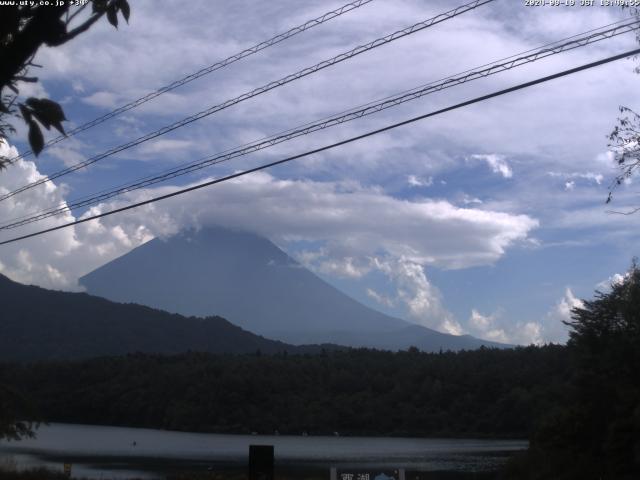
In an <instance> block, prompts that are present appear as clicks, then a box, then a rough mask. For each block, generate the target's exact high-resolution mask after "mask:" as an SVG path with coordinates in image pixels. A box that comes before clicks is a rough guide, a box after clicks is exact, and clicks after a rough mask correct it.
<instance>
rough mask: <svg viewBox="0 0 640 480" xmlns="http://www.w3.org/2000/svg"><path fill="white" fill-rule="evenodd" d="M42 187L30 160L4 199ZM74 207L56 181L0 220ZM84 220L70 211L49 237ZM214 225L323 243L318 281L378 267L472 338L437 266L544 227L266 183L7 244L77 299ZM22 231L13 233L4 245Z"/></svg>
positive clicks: (20, 276)
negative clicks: (190, 232) (148, 255)
mask: <svg viewBox="0 0 640 480" xmlns="http://www.w3.org/2000/svg"><path fill="white" fill-rule="evenodd" d="M6 148H7V147H5V150H6ZM11 153H13V154H15V153H17V152H15V150H13V151H12V152H11ZM38 178H41V174H40V173H39V172H38V170H37V168H36V167H35V164H34V163H33V162H29V161H24V160H22V161H20V162H18V163H16V165H14V166H12V167H11V168H10V169H9V170H7V172H6V173H4V174H3V176H2V177H1V178H0V181H1V182H2V183H1V185H2V187H0V189H1V190H2V191H10V190H12V189H14V188H16V187H18V186H20V185H22V184H24V183H27V182H31V181H33V180H36V179H38ZM175 189H176V187H170V186H164V187H160V188H156V189H153V190H146V191H138V192H133V193H131V194H129V195H128V198H126V199H124V198H123V199H118V200H115V201H112V202H110V203H108V204H101V205H98V206H94V207H92V208H91V209H90V210H89V211H87V212H86V213H84V214H83V216H82V217H83V218H86V217H87V216H88V215H92V214H96V213H101V212H104V211H108V210H110V209H111V208H114V207H116V206H119V205H122V204H123V203H124V202H128V201H132V200H140V199H143V198H150V197H151V196H156V195H159V194H162V193H168V192H170V191H173V190H175ZM63 202H64V195H63V192H62V191H61V190H60V189H59V188H57V187H56V186H55V185H54V184H52V183H46V184H43V185H41V186H40V187H38V188H34V189H31V190H29V191H28V192H25V193H24V194H21V195H17V196H15V197H12V198H11V199H9V200H7V201H6V202H2V203H0V213H1V214H2V218H14V217H16V216H19V215H23V214H27V213H30V212H32V211H34V210H39V209H43V208H46V207H49V206H51V205H52V204H60V203H63ZM73 219H74V217H73V216H72V215H71V214H69V213H66V214H64V215H62V216H61V217H58V218H51V219H48V220H47V221H46V222H44V223H41V224H38V227H48V226H53V225H57V224H60V223H62V222H69V221H72V220H73ZM213 224H215V225H221V226H226V227H231V228H240V229H246V230H250V231H253V232H255V233H258V234H261V235H264V236H266V237H268V238H271V239H272V240H274V241H276V242H277V243H279V244H280V245H283V246H285V247H286V245H287V244H288V243H289V242H296V241H304V240H309V241H316V242H322V244H323V247H322V251H321V252H320V253H315V254H312V253H310V252H306V253H305V255H306V261H307V263H310V264H311V265H312V266H315V268H317V270H318V271H321V272H325V273H328V274H331V275H341V276H346V277H349V278H360V277H362V276H363V275H365V274H366V273H367V272H369V271H371V270H373V269H377V270H379V271H381V272H383V273H384V274H386V275H387V276H388V277H389V278H390V279H391V280H392V281H393V282H394V285H395V287H396V289H397V296H396V297H397V298H396V299H394V300H393V301H396V302H398V303H400V304H402V305H404V306H405V308H406V311H407V315H408V317H410V318H411V319H413V320H414V321H416V322H417V323H420V324H423V325H426V326H430V327H432V328H438V329H441V330H444V331H447V332H450V333H462V329H461V327H460V325H459V324H458V322H457V321H456V320H455V319H454V318H453V316H452V315H451V314H450V313H449V312H448V311H447V310H446V308H445V307H444V306H443V303H442V299H441V295H440V293H439V291H438V289H437V288H436V287H435V286H434V285H433V284H432V283H431V282H430V281H429V279H428V278H427V276H426V274H425V267H426V266H429V265H434V266H438V267H441V268H465V267H468V266H474V265H486V264H491V263H492V262H495V261H497V260H498V259H499V258H501V257H502V256H503V255H504V253H505V251H506V250H507V249H508V248H510V247H511V246H513V245H514V244H516V243H517V242H521V241H524V240H526V238H527V236H528V234H529V232H530V231H531V230H533V229H534V228H536V226H537V221H536V220H535V219H532V218H530V217H528V216H526V215H511V214H506V213H502V212H494V211H487V210H475V209H470V208H459V207H456V206H454V205H452V204H450V203H448V202H446V201H442V200H438V201H433V200H420V201H408V200H403V199H398V198H395V197H393V196H390V195H388V194H386V193H384V192H383V191H381V190H380V189H379V188H372V187H363V186H360V185H359V184H358V183H356V182H347V183H336V182H313V181H309V180H282V179H277V178H275V177H273V176H271V175H269V174H267V173H260V174H254V175H252V176H247V177H243V178H239V179H236V180H234V181H230V182H226V183H224V184H221V185H219V186H218V187H217V188H211V189H209V190H200V191H197V192H193V193H192V194H190V195H187V196H184V197H178V198H174V199H172V200H169V201H162V202H158V203H154V204H151V205H147V206H144V207H142V208H139V209H135V210H132V211H129V212H126V213H123V214H119V215H117V216H110V217H105V218H102V219H100V220H94V221H91V222H87V223H84V224H81V225H78V226H76V227H74V228H68V229H64V230H61V231H58V232H54V233H50V234H46V235H44V236H41V237H36V238H34V239H30V240H27V241H24V242H18V243H14V244H11V245H7V246H3V247H2V249H1V250H0V262H2V272H3V273H5V274H7V275H9V276H10V277H12V278H14V279H16V280H19V281H22V282H26V283H35V284H38V285H42V286H46V287H55V288H63V289H73V288H77V283H76V281H77V278H78V277H79V276H81V275H83V274H85V273H87V272H88V271H91V270H92V269H94V268H96V267H98V266H99V265H101V264H103V263H106V262H108V261H110V260H112V259H113V258H115V257H117V256H119V255H121V254H123V253H125V252H126V251H128V250H130V249H131V248H134V247H136V246H138V245H140V244H142V243H144V242H145V241H148V240H149V239H151V238H153V237H155V236H167V235H171V234H173V233H175V232H177V231H178V230H180V229H183V228H189V227H194V226H195V227H198V226H205V225H213ZM14 232H15V231H10V232H8V233H7V232H4V234H3V235H2V238H9V237H11V236H14ZM21 233H22V232H21Z"/></svg>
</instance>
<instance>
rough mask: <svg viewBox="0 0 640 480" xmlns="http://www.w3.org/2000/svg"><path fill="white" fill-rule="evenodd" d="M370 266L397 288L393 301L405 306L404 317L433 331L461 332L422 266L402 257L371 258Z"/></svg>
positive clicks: (458, 333) (459, 333)
mask: <svg viewBox="0 0 640 480" xmlns="http://www.w3.org/2000/svg"><path fill="white" fill-rule="evenodd" d="M371 264H372V267H373V268H374V269H376V270H379V271H381V272H383V273H385V274H386V275H387V276H388V277H389V279H391V280H392V281H393V283H394V285H395V287H396V297H395V298H394V299H392V302H393V303H396V304H397V303H400V304H402V305H404V307H405V310H406V312H407V317H408V318H410V319H411V320H413V321H414V322H416V323H418V324H420V325H423V326H426V327H429V328H434V329H436V330H440V331H444V332H447V333H451V334H453V335H461V334H462V333H464V332H463V329H462V327H461V326H460V324H459V323H458V322H457V320H456V319H455V318H454V316H453V315H452V314H451V313H450V312H449V311H448V310H447V309H446V308H445V306H444V305H443V302H442V295H441V293H440V291H439V290H438V288H437V287H435V286H434V285H433V284H432V283H431V282H430V281H429V279H428V278H427V275H426V273H425V269H424V266H423V265H421V264H419V263H416V262H414V261H411V260H410V259H407V258H404V257H401V258H377V257H375V258H372V259H371Z"/></svg>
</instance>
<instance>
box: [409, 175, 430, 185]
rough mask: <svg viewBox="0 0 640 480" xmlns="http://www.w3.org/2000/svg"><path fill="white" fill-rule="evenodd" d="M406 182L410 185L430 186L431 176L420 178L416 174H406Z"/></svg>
mask: <svg viewBox="0 0 640 480" xmlns="http://www.w3.org/2000/svg"><path fill="white" fill-rule="evenodd" d="M407 183H408V184H409V186H410V187H430V186H431V185H433V177H427V178H421V177H418V176H416V175H409V176H407Z"/></svg>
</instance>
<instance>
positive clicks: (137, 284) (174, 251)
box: [80, 227, 488, 349]
mask: <svg viewBox="0 0 640 480" xmlns="http://www.w3.org/2000/svg"><path fill="white" fill-rule="evenodd" d="M80 282H81V284H82V285H84V286H85V287H86V289H87V291H88V292H89V293H91V294H94V295H98V296H102V297H105V298H108V299H110V300H113V301H117V302H135V303H140V304H143V305H149V306H152V307H155V308H160V309H162V310H167V311H169V312H174V313H179V314H183V315H194V316H201V317H202V316H208V315H220V316H222V317H224V318H227V319H229V320H230V321H231V322H233V323H235V324H237V325H240V326H241V327H242V328H245V329H247V330H250V331H252V332H255V333H258V334H260V335H265V336H267V337H270V338H277V339H279V340H282V341H286V342H290V343H298V344H300V343H323V342H332V343H341V344H345V343H346V344H352V345H357V346H372V347H384V346H385V340H384V339H385V338H387V337H388V336H389V335H390V334H392V333H398V335H400V332H404V331H405V329H406V328H407V327H409V326H411V325H412V324H409V323H407V322H405V321H404V320H400V319H398V318H394V317H390V316H388V315H385V314H383V313H381V312H378V311H376V310H373V309H371V308H369V307H367V306H365V305H362V304H361V303H359V302H357V301H356V300H354V299H353V298H351V297H349V296H347V295H346V294H344V293H343V292H341V291H339V290H337V289H336V288H334V287H333V286H331V285H329V284H328V283H327V282H325V281H324V280H322V279H321V278H319V277H318V276H316V275H315V274H313V273H312V272H310V271H309V270H307V269H306V268H304V267H303V266H302V265H301V264H299V263H298V262H296V261H295V260H294V259H293V258H291V257H289V256H288V255H287V254H286V253H285V252H283V251H282V250H280V249H279V248H278V247H277V246H276V245H274V244H273V243H272V242H271V241H269V240H268V239H266V238H264V237H261V236H259V235H256V234H253V233H250V232H247V231H242V230H230V229H226V228H221V227H207V228H202V229H199V230H186V231H183V232H180V233H178V234H176V235H174V236H173V237H170V238H167V239H154V240H152V241H150V242H147V243H145V244H144V245H142V246H140V247H138V248H136V249H134V250H132V251H131V252H129V253H127V254H125V255H123V256H122V257H120V258H117V259H116V260H114V261H112V262H110V263H108V264H106V265H104V266H102V267H100V268H98V269H96V270H94V271H93V272H91V273H89V274H88V275H86V276H84V277H82V278H81V279H80ZM418 328H419V329H421V330H420V331H421V332H422V333H423V334H424V336H435V337H437V338H438V339H441V338H443V337H442V336H443V335H444V337H452V338H457V337H453V336H447V335H445V334H441V333H439V332H435V331H433V330H429V329H427V328H425V327H419V326H418ZM401 336H402V338H404V337H410V336H409V335H406V334H405V333H402V334H401ZM389 338H390V337H389ZM363 339H367V340H366V342H365V343H362V342H361V340H363ZM403 341H404V340H403ZM407 341H409V339H407ZM460 341H461V340H460V339H458V340H455V341H453V343H454V344H456V345H457V344H458V343H460ZM474 341H477V340H476V339H473V340H469V339H466V340H465V341H464V342H463V343H464V344H465V346H471V345H473V344H474ZM439 342H440V343H443V342H442V341H440V340H439ZM401 343H402V342H401ZM444 343H446V342H444ZM485 344H488V342H485ZM407 346H408V345H407ZM418 346H419V345H418ZM477 346H479V344H478V345H477ZM395 347H398V348H402V347H403V345H394V348H395ZM440 347H442V348H445V349H447V347H448V345H439V346H438V348H440ZM457 348H458V347H456V348H455V349H457ZM469 348H473V347H469Z"/></svg>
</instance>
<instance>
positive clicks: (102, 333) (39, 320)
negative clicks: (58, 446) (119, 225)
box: [0, 275, 333, 361]
mask: <svg viewBox="0 0 640 480" xmlns="http://www.w3.org/2000/svg"><path fill="white" fill-rule="evenodd" d="M0 298H1V299H2V307H1V308H2V311H1V313H0V361H33V360H55V359H72V358H76V359H77V358H88V357H96V356H103V355H123V354H127V353H133V352H148V353H182V352H187V351H189V350H197V351H202V352H214V353H254V352H256V351H257V350H260V351H262V352H264V353H276V352H282V351H284V350H288V351H289V352H290V353H295V352H303V353H304V352H314V351H316V352H317V351H320V348H321V347H319V346H318V347H312V346H310V347H295V346H292V345H288V344H285V343H282V342H277V341H273V340H269V339H266V338H264V337H261V336H258V335H254V334H253V333H250V332H247V331H246V330H243V329H241V328H240V327H237V326H235V325H233V324H231V323H229V322H228V321H226V320H225V319H223V318H221V317H209V318H196V317H183V316H181V315H174V314H170V313H167V312H163V311H160V310H155V309H152V308H148V307H143V306H141V305H134V304H119V303H114V302H110V301H108V300H105V299H103V298H99V297H93V296H91V295H87V294H84V293H67V292H57V291H52V290H45V289H43V288H39V287H32V286H25V285H21V284H19V283H15V282H12V281H11V280H9V279H8V278H6V277H4V276H2V275H0ZM326 348H333V347H331V346H326Z"/></svg>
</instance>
